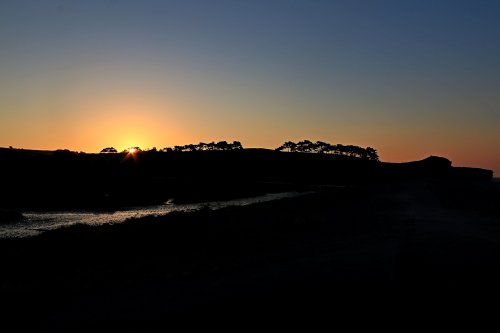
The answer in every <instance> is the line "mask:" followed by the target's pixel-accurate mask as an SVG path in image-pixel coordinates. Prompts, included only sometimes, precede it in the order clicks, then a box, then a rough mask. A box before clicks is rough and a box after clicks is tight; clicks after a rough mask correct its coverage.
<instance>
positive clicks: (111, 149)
mask: <svg viewBox="0 0 500 333" xmlns="http://www.w3.org/2000/svg"><path fill="white" fill-rule="evenodd" d="M117 152H118V151H117V150H116V149H115V148H113V147H108V148H104V149H103V150H101V154H110V153H117Z"/></svg>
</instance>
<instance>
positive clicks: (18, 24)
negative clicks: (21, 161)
mask: <svg viewBox="0 0 500 333" xmlns="http://www.w3.org/2000/svg"><path fill="white" fill-rule="evenodd" d="M499 125H500V1H496V0H489V1H487V0H468V1H461V0H372V1H370V0H365V1H361V0H345V1H335V0H308V1H299V0H287V1H285V0H265V1H260V0H252V1H239V0H227V1H224V0H180V1H175V0H163V1H160V0H137V1H131V0H121V1H120V0H81V1H78V0H67V1H63V0H1V1H0V146H2V147H8V146H13V147H16V148H27V149H28V148H29V149H50V150H52V149H70V150H75V151H86V152H98V151H100V150H101V149H102V148H104V147H111V146H112V147H115V148H117V149H120V150H122V149H125V148H127V147H130V146H140V147H141V148H152V147H157V148H163V147H168V146H173V145H183V144H188V143H197V142H200V141H204V142H210V141H219V140H227V141H232V140H238V141H241V142H242V144H243V145H244V146H245V147H265V148H276V147H278V146H280V145H281V144H282V143H283V142H284V141H288V140H292V141H298V140H304V139H309V140H311V141H316V140H321V141H327V142H330V143H333V144H335V143H341V144H354V145H359V146H363V147H366V146H371V147H374V148H376V149H377V150H378V152H379V155H380V157H381V159H382V160H383V161H392V162H402V161H410V160H417V159H422V158H425V157H427V156H429V155H438V156H444V157H447V158H449V159H451V160H452V161H453V165H456V166H473V167H483V168H488V169H493V170H494V171H495V174H496V176H498V175H499V174H500V129H499V128H500V126H499Z"/></svg>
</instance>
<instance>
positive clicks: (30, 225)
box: [0, 192, 305, 238]
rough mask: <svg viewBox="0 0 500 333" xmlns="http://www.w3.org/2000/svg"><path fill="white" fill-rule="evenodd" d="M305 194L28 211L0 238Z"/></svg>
mask: <svg viewBox="0 0 500 333" xmlns="http://www.w3.org/2000/svg"><path fill="white" fill-rule="evenodd" d="M303 194H305V193H299V192H285V193H272V194H266V195H262V196H258V197H253V198H243V199H235V200H228V201H214V202H202V203H195V204H180V205H174V204H172V203H170V202H166V203H165V204H162V205H158V206H145V207H128V208H126V209H123V210H117V211H114V212H78V211H71V212H42V213H40V212H36V213H35V212H26V213H23V215H24V219H23V220H21V221H19V222H16V223H13V224H8V225H0V238H20V237H29V236H35V235H37V234H40V233H42V232H44V231H48V230H52V229H57V228H60V227H62V226H69V225H73V224H78V223H80V224H88V225H103V224H115V223H121V222H124V221H125V220H126V219H129V218H133V217H136V218H137V217H144V216H151V215H165V214H168V213H170V212H174V211H193V210H197V209H200V208H203V207H208V208H210V209H220V208H224V207H228V206H246V205H250V204H254V203H258V202H265V201H272V200H277V199H282V198H289V197H294V196H298V195H303Z"/></svg>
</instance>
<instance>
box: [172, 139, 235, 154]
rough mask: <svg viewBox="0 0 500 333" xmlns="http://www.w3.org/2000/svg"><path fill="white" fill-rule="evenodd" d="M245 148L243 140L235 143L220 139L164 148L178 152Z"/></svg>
mask: <svg viewBox="0 0 500 333" xmlns="http://www.w3.org/2000/svg"><path fill="white" fill-rule="evenodd" d="M241 149H243V146H242V145H241V142H239V141H233V143H228V142H227V141H219V142H217V143H215V142H210V143H205V142H200V143H199V144H188V145H184V146H175V147H174V148H170V147H167V148H163V149H162V151H163V152H171V151H177V152H182V151H214V150H218V151H224V150H241Z"/></svg>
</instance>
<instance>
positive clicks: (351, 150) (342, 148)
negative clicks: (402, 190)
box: [101, 140, 379, 161]
mask: <svg viewBox="0 0 500 333" xmlns="http://www.w3.org/2000/svg"><path fill="white" fill-rule="evenodd" d="M130 149H133V151H134V152H140V151H142V150H141V149H140V148H139V147H133V148H130ZM130 149H129V150H125V151H124V152H127V151H130ZM242 149H243V146H242V145H241V142H239V141H233V142H232V143H230V142H227V141H219V142H214V141H213V142H209V143H205V142H200V143H198V144H187V145H184V146H174V147H173V148H172V147H166V148H163V149H160V150H157V149H156V148H152V149H146V151H155V152H157V151H159V152H189V151H217V150H218V151H228V150H242ZM275 150H277V151H288V152H298V153H319V154H335V155H343V156H351V157H357V158H361V159H365V160H371V161H378V160H379V157H378V154H377V151H376V150H375V149H374V148H371V147H367V148H362V147H358V146H353V145H341V144H334V145H332V144H330V143H327V142H323V141H316V142H312V141H309V140H303V141H299V142H297V143H295V142H293V141H287V142H285V143H284V144H283V145H281V146H280V147H278V148H276V149H275ZM116 152H117V150H116V149H115V148H113V147H108V148H104V149H103V150H101V153H103V154H105V153H116Z"/></svg>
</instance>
